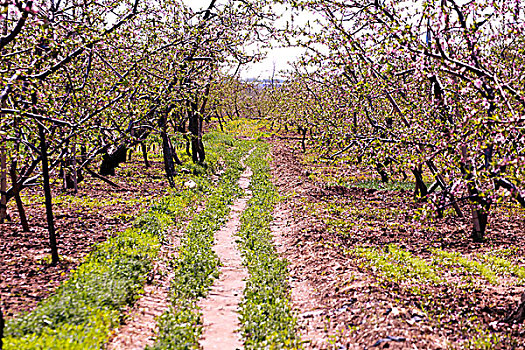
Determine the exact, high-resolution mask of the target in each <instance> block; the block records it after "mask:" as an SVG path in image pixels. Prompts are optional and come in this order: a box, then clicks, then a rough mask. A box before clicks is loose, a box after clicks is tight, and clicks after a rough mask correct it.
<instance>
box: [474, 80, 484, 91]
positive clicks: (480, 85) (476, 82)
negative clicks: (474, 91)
mask: <svg viewBox="0 0 525 350" xmlns="http://www.w3.org/2000/svg"><path fill="white" fill-rule="evenodd" d="M473 84H474V86H475V87H477V88H478V89H481V87H482V86H483V82H482V81H481V80H480V79H476V80H474V81H473Z"/></svg>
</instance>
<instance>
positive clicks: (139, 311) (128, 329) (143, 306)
mask: <svg viewBox="0 0 525 350" xmlns="http://www.w3.org/2000/svg"><path fill="white" fill-rule="evenodd" d="M184 226H185V225H183V227H184ZM182 231H183V230H182V229H180V230H178V232H168V235H167V236H168V237H169V239H168V243H167V244H165V245H163V247H162V248H161V257H160V259H159V260H157V261H155V266H154V268H153V272H152V275H153V280H152V281H151V282H150V283H149V284H148V285H146V286H145V287H144V294H143V295H142V296H141V298H140V299H139V300H137V302H136V303H135V305H134V306H133V308H132V309H131V310H129V312H128V313H127V315H126V317H125V320H124V322H123V325H122V326H120V327H119V328H118V329H115V330H114V331H113V336H112V337H111V339H110V340H109V341H108V343H107V345H106V349H108V350H118V349H126V350H142V349H144V348H145V347H146V346H152V345H153V344H154V340H155V338H154V336H155V333H156V331H157V330H158V327H157V317H159V316H161V315H162V314H163V313H164V312H165V311H166V310H167V309H168V308H169V305H170V302H169V289H170V280H171V278H172V275H171V273H170V268H169V265H170V261H172V260H173V259H176V258H177V257H176V250H177V247H178V246H179V245H180V238H181V235H182Z"/></svg>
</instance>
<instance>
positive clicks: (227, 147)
mask: <svg viewBox="0 0 525 350" xmlns="http://www.w3.org/2000/svg"><path fill="white" fill-rule="evenodd" d="M205 141H206V143H207V150H208V155H211V157H218V158H220V161H219V159H217V162H215V163H223V164H224V167H223V169H222V170H221V175H220V177H219V178H218V179H217V181H216V182H215V183H211V182H206V181H204V182H203V183H202V186H204V187H205V189H204V191H205V192H206V193H207V195H206V196H207V199H206V201H205V208H204V209H203V210H202V211H201V212H199V213H198V214H196V215H195V216H194V218H193V219H192V220H191V222H190V223H189V225H188V228H187V230H186V233H185V235H184V237H183V239H182V242H181V247H180V249H179V257H178V259H177V260H176V261H174V262H173V269H174V277H173V279H172V281H171V286H172V295H171V302H172V305H171V307H170V309H169V310H168V311H167V312H166V313H164V314H163V315H162V316H161V318H160V319H159V332H158V334H157V339H156V342H155V345H154V346H153V349H192V348H198V340H199V337H200V335H201V328H202V326H201V323H202V321H201V316H200V313H199V310H198V309H197V306H196V302H197V300H198V299H199V298H201V297H204V296H206V294H207V292H208V289H209V287H210V286H211V284H212V283H213V281H214V279H215V278H216V277H217V276H218V266H219V264H220V261H219V259H218V257H217V256H216V254H215V253H214V251H213V249H212V248H213V242H214V240H213V237H214V233H215V232H216V231H217V230H219V229H220V228H221V226H222V225H223V223H224V222H225V220H226V218H227V217H228V214H229V211H230V204H232V203H233V201H234V199H235V198H237V197H238V196H239V195H240V194H241V193H242V192H241V190H240V188H239V187H238V184H237V182H238V180H239V177H240V174H241V173H242V171H243V168H242V167H241V165H240V163H239V161H240V159H241V158H242V157H243V156H244V155H245V154H246V153H247V152H248V150H249V149H250V148H251V144H250V143H249V142H241V141H234V140H233V139H232V138H231V137H228V136H227V135H224V134H218V133H212V134H207V136H206V138H205Z"/></svg>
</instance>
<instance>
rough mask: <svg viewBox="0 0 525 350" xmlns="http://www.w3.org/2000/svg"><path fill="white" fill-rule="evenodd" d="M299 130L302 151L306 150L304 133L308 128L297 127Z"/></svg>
mask: <svg viewBox="0 0 525 350" xmlns="http://www.w3.org/2000/svg"><path fill="white" fill-rule="evenodd" d="M299 130H300V132H301V135H302V137H301V146H302V148H303V153H305V152H306V133H307V132H308V129H307V128H299Z"/></svg>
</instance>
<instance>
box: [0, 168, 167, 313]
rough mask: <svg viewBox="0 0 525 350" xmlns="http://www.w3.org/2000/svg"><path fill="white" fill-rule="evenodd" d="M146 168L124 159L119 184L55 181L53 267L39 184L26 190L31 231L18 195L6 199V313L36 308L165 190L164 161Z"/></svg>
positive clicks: (1, 239)
mask: <svg viewBox="0 0 525 350" xmlns="http://www.w3.org/2000/svg"><path fill="white" fill-rule="evenodd" d="M151 164H152V168H150V169H145V168H144V166H143V164H142V163H141V162H140V161H139V160H133V161H131V162H129V163H125V164H122V166H121V167H120V168H118V169H117V175H116V176H114V177H111V180H112V181H114V182H115V183H117V184H118V185H120V186H121V188H115V187H111V186H109V185H108V184H106V183H105V182H102V181H101V180H98V179H94V178H92V177H90V176H89V175H87V177H86V179H85V180H84V182H82V183H80V184H79V191H78V193H77V194H74V193H73V192H71V191H65V190H62V189H61V184H62V183H61V181H60V180H58V179H57V180H56V181H55V182H54V184H53V188H52V190H53V203H54V204H53V210H54V215H55V225H56V230H57V233H58V235H59V237H58V249H59V254H60V256H61V261H60V263H59V264H58V265H57V266H50V265H49V264H48V262H49V259H48V258H49V254H50V251H49V248H48V247H49V244H48V236H47V223H46V221H45V220H46V219H45V209H44V205H43V192H42V190H41V188H40V186H38V187H34V188H28V189H26V190H24V192H23V193H22V195H23V201H24V203H25V208H26V211H27V215H28V218H29V224H30V227H31V232H27V233H25V232H22V228H21V226H20V225H19V220H18V216H17V213H16V208H15V203H14V200H13V201H11V202H10V203H8V208H9V209H10V210H11V212H12V219H13V221H12V222H7V223H5V224H0V261H1V262H2V263H1V264H0V277H1V278H0V298H1V300H2V302H3V309H4V313H5V315H6V316H8V317H10V316H13V315H14V314H17V313H19V312H21V311H29V310H32V309H33V308H34V307H35V306H36V305H37V303H38V302H39V301H40V300H42V299H44V298H45V297H47V296H48V295H49V294H50V293H52V292H53V291H54V290H55V288H56V287H57V286H58V285H60V283H61V282H62V281H64V280H65V279H67V278H68V275H69V271H71V270H72V269H74V268H75V267H76V266H78V265H79V264H80V263H81V262H82V258H83V257H84V256H85V255H86V254H87V253H88V252H89V251H91V249H92V248H93V246H94V245H95V244H97V243H100V242H103V241H105V240H106V239H107V238H108V237H111V236H112V235H114V234H116V233H117V232H119V231H121V230H123V229H125V228H126V227H128V226H129V225H130V224H131V222H132V221H133V219H134V218H135V217H136V216H137V215H138V214H139V213H140V212H141V211H142V210H144V209H145V208H146V207H147V206H148V204H149V202H150V201H151V200H152V199H153V198H155V197H157V196H160V195H162V194H163V193H164V192H165V189H166V188H167V182H166V181H165V180H164V177H163V175H162V163H161V162H160V161H152V162H151Z"/></svg>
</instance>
